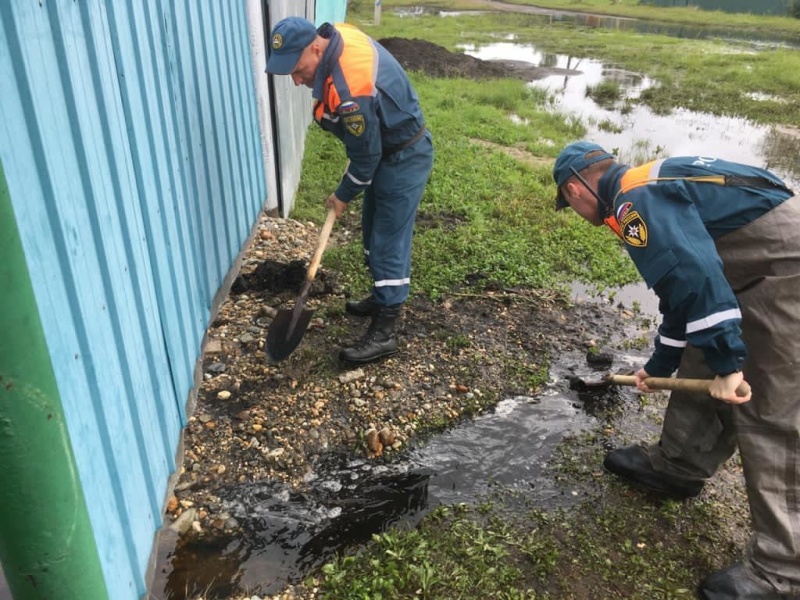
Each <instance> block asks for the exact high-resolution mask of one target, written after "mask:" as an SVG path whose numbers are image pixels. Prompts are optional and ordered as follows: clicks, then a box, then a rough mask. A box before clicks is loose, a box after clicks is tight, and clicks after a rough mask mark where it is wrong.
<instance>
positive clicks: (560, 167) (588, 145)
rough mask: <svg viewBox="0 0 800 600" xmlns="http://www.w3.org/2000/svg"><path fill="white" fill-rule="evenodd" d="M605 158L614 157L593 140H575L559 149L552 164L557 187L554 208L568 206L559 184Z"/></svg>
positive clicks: (558, 208) (559, 208)
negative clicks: (559, 152)
mask: <svg viewBox="0 0 800 600" xmlns="http://www.w3.org/2000/svg"><path fill="white" fill-rule="evenodd" d="M607 158H614V157H613V156H612V155H611V154H609V153H608V152H606V151H605V150H604V149H603V148H602V147H601V146H598V145H597V144H595V143H594V142H586V141H581V142H575V143H574V144H570V145H569V146H567V147H566V148H564V149H563V150H562V151H561V154H559V155H558V158H556V164H555V165H553V179H555V181H556V186H557V187H558V195H557V196H556V210H561V209H562V208H567V207H568V206H569V204H568V203H567V201H566V199H565V198H564V195H563V194H562V193H561V186H562V185H564V184H565V183H566V182H567V180H568V179H569V178H570V177H572V176H573V175H575V173H580V172H581V171H583V170H584V169H585V168H586V167H588V166H590V165H593V164H594V163H596V162H600V161H601V160H605V159H607Z"/></svg>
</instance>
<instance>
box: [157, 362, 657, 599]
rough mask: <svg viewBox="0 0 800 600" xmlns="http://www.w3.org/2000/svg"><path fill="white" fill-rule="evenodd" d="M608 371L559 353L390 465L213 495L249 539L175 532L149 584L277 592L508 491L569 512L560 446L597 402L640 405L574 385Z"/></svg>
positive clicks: (214, 592) (361, 465)
mask: <svg viewBox="0 0 800 600" xmlns="http://www.w3.org/2000/svg"><path fill="white" fill-rule="evenodd" d="M641 362H642V356H640V355H638V354H635V353H633V354H630V355H621V356H616V357H615V359H614V365H613V367H614V370H620V369H621V370H628V369H631V368H633V367H634V366H636V365H639V364H641ZM604 372H605V369H604V370H603V371H602V372H599V371H596V370H594V369H593V368H592V367H591V366H589V365H588V364H587V362H586V356H585V355H583V354H578V353H572V354H564V355H562V356H560V357H559V360H558V362H557V363H556V364H554V365H553V366H552V368H551V372H550V376H551V381H550V383H549V384H548V385H547V386H546V388H545V389H544V390H542V392H541V393H540V394H539V395H537V396H536V397H535V398H534V397H516V398H509V399H506V400H503V401H501V402H500V403H498V404H497V406H496V407H495V408H494V410H493V411H492V412H490V413H487V414H484V415H482V416H479V417H477V418H475V419H472V420H469V421H465V422H463V423H462V424H460V425H458V426H456V427H454V428H452V429H450V430H448V431H446V432H444V433H441V434H439V435H436V436H434V437H432V438H431V439H428V440H425V441H422V442H419V443H417V444H416V445H415V446H414V447H412V448H410V449H408V450H407V451H406V452H405V453H404V455H403V456H402V457H401V459H400V460H397V461H396V462H393V463H392V464H391V465H375V464H374V463H372V462H369V461H366V460H361V459H353V458H348V457H344V456H330V457H328V458H327V459H326V460H325V462H323V463H321V464H318V465H316V466H315V469H314V473H313V474H312V475H310V476H309V477H308V478H307V480H306V485H305V486H304V488H303V489H302V490H295V489H290V488H288V487H286V486H284V485H282V484H279V483H275V482H260V483H254V484H253V483H249V484H243V485H240V486H235V487H231V488H226V489H221V490H218V492H217V495H218V496H219V498H220V500H221V502H222V504H223V506H224V509H225V510H226V511H227V512H228V513H229V514H230V515H231V517H233V518H235V519H236V520H237V521H238V523H239V525H240V526H241V529H242V533H241V534H238V535H237V536H235V537H219V538H217V539H215V540H210V539H203V540H199V541H187V540H177V538H176V537H170V535H172V534H168V535H167V537H165V538H164V539H163V540H162V544H161V549H160V555H159V557H158V561H159V569H158V573H157V574H156V576H155V580H154V582H153V586H152V587H153V589H154V590H159V591H160V595H158V596H157V597H158V598H159V600H170V599H171V600H178V599H180V600H184V599H190V598H196V597H198V596H200V595H202V597H203V598H204V599H205V600H213V599H215V598H218V599H222V598H226V597H228V596H230V595H234V594H239V593H244V592H245V591H246V592H247V593H249V594H271V593H276V592H278V591H280V590H281V589H283V588H284V587H285V586H286V584H287V583H292V582H297V581H301V580H302V579H303V578H304V577H305V576H307V575H308V573H309V572H310V571H311V570H312V569H314V568H315V567H318V566H319V565H321V564H323V563H324V562H325V561H327V560H329V559H330V558H332V557H333V556H334V555H335V553H336V552H339V551H341V550H342V549H344V548H347V547H350V546H353V545H356V544H360V543H363V542H365V541H367V540H369V539H370V536H371V535H372V534H373V533H379V532H382V531H385V530H386V529H387V528H388V527H390V526H395V527H397V526H399V527H413V526H414V525H415V524H416V523H418V522H419V520H420V519H421V518H422V517H424V516H425V515H426V514H428V513H429V512H430V511H431V510H433V509H434V508H435V507H437V506H439V505H441V504H454V503H461V502H464V503H469V504H475V503H477V502H479V501H481V500H482V499H486V498H488V497H490V496H491V495H494V494H503V495H504V497H505V498H507V499H508V498H511V501H510V502H509V501H508V500H507V501H506V502H505V506H511V507H512V508H513V505H514V502H515V501H517V502H519V503H520V506H521V507H522V506H530V505H531V503H534V504H535V505H536V506H538V507H540V508H555V507H563V506H569V505H570V504H572V503H574V502H577V501H579V500H580V498H578V497H576V496H574V495H573V494H571V493H570V492H569V490H564V489H563V488H562V487H560V486H557V485H556V484H555V482H554V480H553V478H552V474H551V473H549V472H548V469H547V465H548V461H549V459H550V457H551V455H552V451H553V449H554V448H555V446H556V444H558V442H559V441H561V440H562V439H563V438H564V436H566V435H569V434H573V433H577V432H579V431H581V430H584V429H587V428H590V427H592V426H593V425H594V423H595V419H594V417H593V416H592V415H593V412H594V410H595V409H596V408H597V407H598V406H603V407H606V406H607V404H608V403H609V402H612V403H618V402H626V401H627V402H633V401H634V400H633V396H632V395H631V394H630V392H627V391H619V390H603V391H601V392H599V393H598V392H596V391H592V392H591V393H589V394H586V393H583V392H582V391H581V390H575V389H573V388H574V387H575V386H574V381H575V380H576V379H577V380H579V381H583V380H586V381H594V380H599V379H600V378H601V377H602V375H603V373H604ZM515 499H516V500H515Z"/></svg>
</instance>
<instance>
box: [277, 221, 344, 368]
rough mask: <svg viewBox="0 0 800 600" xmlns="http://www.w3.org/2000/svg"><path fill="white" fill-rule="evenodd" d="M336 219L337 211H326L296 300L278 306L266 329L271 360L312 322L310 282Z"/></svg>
mask: <svg viewBox="0 0 800 600" xmlns="http://www.w3.org/2000/svg"><path fill="white" fill-rule="evenodd" d="M335 220H336V211H335V210H334V209H332V208H331V209H330V210H329V211H328V216H327V217H325V224H324V225H323V226H322V231H320V232H319V241H318V242H317V250H316V252H314V257H313V258H312V259H311V264H310V265H309V266H308V271H307V272H306V280H305V282H304V283H303V287H302V288H301V290H300V294H299V295H298V296H297V299H296V300H295V303H294V308H293V309H291V310H289V309H288V308H282V309H280V310H279V311H278V313H277V314H276V315H275V318H274V319H273V320H272V324H271V325H270V327H269V331H268V332H267V355H268V356H269V359H270V361H272V362H273V363H276V362H279V361H282V360H283V359H284V358H286V357H287V356H289V355H290V354H291V353H292V352H294V349H295V348H297V345H298V344H299V343H300V340H302V339H303V336H304V335H305V334H306V329H307V328H308V324H309V323H310V322H311V315H312V314H313V313H314V311H313V310H312V309H310V308H306V300H307V299H308V291H309V290H310V289H311V284H312V282H313V281H314V277H315V276H316V274H317V269H318V268H319V263H320V261H321V260H322V253H323V251H324V250H325V246H326V245H327V243H328V237H330V234H331V229H332V228H333V222H334V221H335Z"/></svg>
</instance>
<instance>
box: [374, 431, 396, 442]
mask: <svg viewBox="0 0 800 600" xmlns="http://www.w3.org/2000/svg"><path fill="white" fill-rule="evenodd" d="M395 437H396V436H395V433H394V431H392V430H391V429H389V428H388V427H384V428H383V429H381V430H380V431H379V432H378V439H379V440H380V442H381V444H383V445H384V446H392V445H393V444H394V442H395Z"/></svg>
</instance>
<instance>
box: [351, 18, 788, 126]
mask: <svg viewBox="0 0 800 600" xmlns="http://www.w3.org/2000/svg"><path fill="white" fill-rule="evenodd" d="M395 3H396V2H395ZM416 4H419V3H416ZM551 4H554V5H555V4H560V5H562V6H563V5H566V4H568V3H566V2H560V3H558V2H551V3H545V2H542V5H543V6H544V5H548V6H549V5H551ZM606 4H608V3H606ZM570 5H571V6H572V9H573V10H579V9H580V7H581V6H583V8H584V9H586V8H588V6H586V5H583V4H578V5H573V4H571V3H570ZM622 8H624V9H625V10H631V11H633V12H634V13H637V12H638V11H634V10H633V9H635V8H637V7H634V6H627V5H621V8H620V10H622ZM638 8H640V9H646V12H647V13H651V12H652V14H654V15H660V14H664V13H666V14H670V15H671V14H673V12H672V11H673V10H674V11H679V10H683V11H686V12H687V13H688V14H687V17H686V22H687V23H692V24H697V22H698V21H701V22H702V21H703V20H705V19H714V21H712V22H714V24H715V25H728V26H731V27H738V28H740V29H746V30H748V31H750V32H752V34H753V36H754V37H757V34H758V31H761V30H763V31H771V32H774V31H775V27H776V26H773V25H771V24H772V23H776V22H777V23H781V24H782V25H783V27H784V29H783V31H788V35H791V36H794V38H795V39H796V38H797V36H798V34H800V21H798V20H797V19H791V18H788V17H785V18H782V17H759V16H753V15H729V14H727V13H717V12H714V13H703V15H702V16H698V11H697V10H695V9H664V8H656V7H644V6H643V7H638ZM356 14H357V15H358V14H360V13H358V12H356ZM689 15H692V18H693V19H694V20H691V19H689V18H688V16H689ZM354 20H355V21H356V22H357V23H358V24H359V25H361V26H363V27H364V28H365V29H366V30H367V31H369V32H370V33H371V35H373V36H375V37H378V38H380V37H390V36H401V37H409V38H413V37H418V38H422V39H426V40H430V41H434V42H435V43H437V44H439V45H441V46H444V47H446V48H448V49H450V50H456V49H457V48H458V45H459V44H480V43H489V42H496V41H497V36H498V33H513V34H514V36H515V40H516V41H517V42H518V43H530V44H534V45H535V46H536V47H537V48H538V49H539V50H541V51H545V52H552V53H559V54H568V55H571V56H574V57H591V58H595V59H600V60H604V61H607V62H608V63H609V64H611V65H614V66H616V67H619V68H624V69H628V70H630V71H635V72H638V73H642V74H646V75H648V76H650V77H651V78H653V79H655V80H656V81H657V82H658V85H657V86H655V87H654V88H652V89H650V90H648V91H647V92H646V93H645V94H644V95H643V96H642V98H641V101H642V102H644V103H645V104H647V105H648V106H650V107H651V108H652V109H653V110H654V111H655V112H657V113H659V114H667V113H669V111H670V110H672V109H674V108H677V107H684V108H687V109H690V110H695V111H701V112H709V113H712V114H716V115H731V116H738V117H745V118H748V119H751V120H753V121H756V122H760V123H787V124H795V123H796V122H797V115H798V114H800V51H798V50H796V49H791V50H790V49H785V48H783V49H782V48H775V49H771V50H763V51H759V52H754V51H752V50H751V49H750V47H749V46H747V45H746V44H741V45H739V46H735V45H731V44H728V43H724V42H721V41H714V40H707V41H700V40H692V39H680V38H672V37H668V36H665V35H657V34H648V35H643V34H639V33H636V32H633V31H626V30H613V29H602V28H592V27H578V28H576V27H573V26H572V25H570V24H568V23H563V22H559V21H553V22H551V21H550V20H549V19H547V18H543V17H541V16H537V15H519V14H512V13H497V14H488V13H487V15H485V16H481V17H476V16H461V17H449V18H446V19H443V18H441V17H437V16H435V15H429V16H424V17H418V18H401V17H399V16H397V15H396V14H394V13H393V12H392V11H391V10H390V9H389V8H388V7H387V8H386V9H385V10H384V14H383V16H382V18H381V25H380V27H377V28H376V27H373V26H371V24H370V20H369V19H367V18H359V17H356V18H355V19H354ZM754 95H756V97H754Z"/></svg>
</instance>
